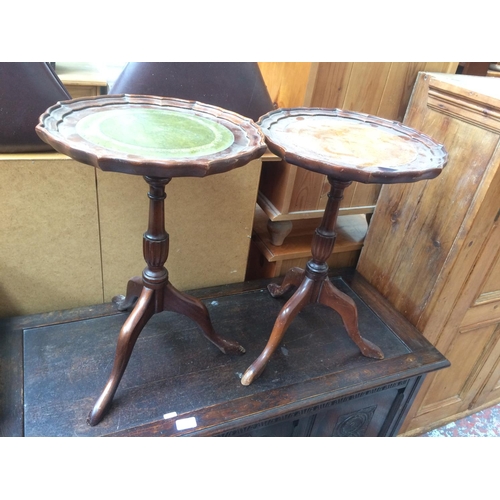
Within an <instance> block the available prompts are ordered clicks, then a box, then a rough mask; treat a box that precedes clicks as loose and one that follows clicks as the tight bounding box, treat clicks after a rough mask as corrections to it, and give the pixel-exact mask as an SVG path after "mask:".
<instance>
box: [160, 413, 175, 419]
mask: <svg viewBox="0 0 500 500" xmlns="http://www.w3.org/2000/svg"><path fill="white" fill-rule="evenodd" d="M176 416H177V412H176V411H171V412H170V413H165V415H163V418H164V419H165V420H167V419H168V418H174V417H176Z"/></svg>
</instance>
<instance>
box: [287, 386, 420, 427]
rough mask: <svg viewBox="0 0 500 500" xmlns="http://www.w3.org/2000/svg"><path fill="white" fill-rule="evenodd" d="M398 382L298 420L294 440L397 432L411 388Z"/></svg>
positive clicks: (350, 398) (337, 403)
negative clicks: (304, 437)
mask: <svg viewBox="0 0 500 500" xmlns="http://www.w3.org/2000/svg"><path fill="white" fill-rule="evenodd" d="M413 382H414V383H412V384H408V381H402V382H399V383H397V384H392V385H390V386H385V387H382V388H379V389H375V390H373V391H367V392H366V393H365V395H363V394H357V395H355V396H353V397H349V398H346V400H344V401H342V400H341V401H339V402H335V403H334V404H331V405H330V406H329V407H327V408H325V409H323V410H321V411H319V412H317V413H316V414H314V415H312V416H310V417H309V418H302V419H301V420H300V422H299V423H298V425H297V428H296V430H295V432H294V435H295V436H307V437H376V436H390V435H393V434H394V433H395V432H396V431H397V427H398V422H399V420H400V418H401V416H402V412H403V409H404V407H405V402H406V400H407V399H408V395H409V393H410V392H412V391H411V389H409V387H411V388H413V387H415V382H416V381H415V380H413Z"/></svg>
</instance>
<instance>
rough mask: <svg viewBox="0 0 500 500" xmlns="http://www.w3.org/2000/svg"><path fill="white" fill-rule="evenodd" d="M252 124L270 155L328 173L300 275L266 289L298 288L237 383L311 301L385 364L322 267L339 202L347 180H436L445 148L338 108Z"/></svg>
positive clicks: (276, 114)
mask: <svg viewBox="0 0 500 500" xmlns="http://www.w3.org/2000/svg"><path fill="white" fill-rule="evenodd" d="M258 123H259V125H260V126H261V128H262V131H263V133H264V135H265V136H266V142H267V144H268V146H269V149H270V150H271V151H272V152H273V153H274V154H276V155H278V156H280V157H281V158H282V159H284V160H285V161H287V162H288V163H291V164H293V165H297V166H299V167H302V168H306V169H308V170H311V171H313V172H319V173H322V174H326V175H327V176H328V181H329V183H330V186H331V188H330V193H329V194H328V202H327V205H326V209H325V212H324V214H323V219H322V221H321V224H320V226H319V227H318V228H317V229H316V232H315V234H314V236H313V240H312V245H311V253H312V259H311V260H309V262H308V263H307V266H306V269H301V268H297V267H294V268H292V269H290V270H289V271H288V273H287V274H286V275H285V278H284V279H283V282H282V284H281V286H278V285H276V284H271V285H270V286H269V291H270V293H271V295H272V296H273V297H280V296H282V295H283V294H285V293H286V292H287V291H289V290H290V289H291V288H292V287H297V290H296V291H295V292H294V294H293V295H292V296H291V298H290V299H289V300H288V301H287V302H286V304H285V305H284V307H283V309H282V310H281V311H280V313H279V315H278V317H277V319H276V322H275V324H274V327H273V329H272V331H271V335H270V337H269V340H268V342H267V344H266V346H265V348H264V350H263V351H262V352H261V354H260V355H259V356H258V357H257V359H256V360H255V361H254V362H253V363H252V364H251V365H250V366H249V367H248V368H247V370H246V371H245V373H244V375H243V377H242V379H241V383H242V384H243V385H250V384H251V383H252V382H253V381H254V380H255V379H256V378H257V377H259V375H260V374H261V373H262V371H263V370H264V368H265V367H266V365H267V363H268V362H269V360H270V358H271V356H272V354H273V353H274V351H275V350H276V349H277V348H278V346H279V345H280V343H281V341H282V339H283V336H284V334H285V332H286V330H287V328H288V327H289V326H290V324H291V322H292V321H293V319H294V318H295V317H296V316H297V314H298V313H299V312H300V311H301V310H302V309H303V308H304V306H306V305H307V304H310V303H319V304H323V305H326V306H328V307H330V308H332V309H334V310H335V311H337V312H338V313H339V314H340V316H341V317H342V321H343V323H344V326H345V329H346V330H347V333H348V335H349V337H350V338H351V339H352V341H354V343H355V344H356V345H357V346H358V348H359V350H360V351H361V353H362V354H363V355H364V356H367V357H370V358H375V359H383V357H384V353H383V350H382V349H381V348H380V347H379V346H378V345H377V344H376V342H372V341H370V340H368V339H366V338H364V337H363V336H362V335H361V333H360V331H359V328H358V312H357V308H356V305H355V303H354V302H353V300H352V299H351V298H350V297H348V296H346V295H345V294H344V293H343V292H342V291H340V290H339V289H338V288H337V287H335V286H334V285H333V284H332V282H331V281H330V280H329V279H328V264H327V263H326V261H327V259H328V258H329V257H330V255H331V254H332V250H333V247H334V244H335V237H336V233H335V224H336V221H337V216H338V213H339V208H340V202H341V200H342V196H343V192H344V189H345V188H346V187H348V186H349V185H350V184H351V182H352V181H358V182H364V183H381V184H392V183H404V182H416V181H420V180H423V179H432V178H434V177H436V176H437V175H439V174H440V172H441V170H442V168H443V167H444V166H445V164H446V162H447V158H448V156H447V153H446V151H445V150H444V147H443V146H442V145H440V144H437V143H436V142H434V141H433V140H432V139H431V138H430V137H428V136H426V135H424V134H421V133H419V132H418V131H416V130H414V129H411V128H409V127H406V126H404V125H401V124H400V123H398V122H394V121H389V120H384V119H382V118H378V117H375V116H370V115H366V114H362V113H355V112H350V111H343V110H339V109H323V108H291V109H278V110H275V111H271V112H269V113H267V114H265V115H264V116H262V117H261V118H260V120H259V122H258Z"/></svg>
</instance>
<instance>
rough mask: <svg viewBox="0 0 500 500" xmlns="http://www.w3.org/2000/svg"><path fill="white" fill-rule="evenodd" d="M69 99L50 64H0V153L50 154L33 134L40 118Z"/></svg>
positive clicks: (45, 146) (48, 148)
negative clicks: (48, 110)
mask: <svg viewBox="0 0 500 500" xmlns="http://www.w3.org/2000/svg"><path fill="white" fill-rule="evenodd" d="M67 99H71V97H70V95H69V94H68V92H67V90H66V89H65V87H64V85H63V84H62V82H61V81H60V80H59V78H58V76H57V75H56V73H55V71H53V69H52V67H51V66H50V64H49V63H43V62H42V63H41V62H2V63H0V153H26V152H38V151H53V149H52V148H51V147H50V146H49V145H48V144H45V143H44V142H43V141H42V140H41V139H40V138H39V137H38V135H37V134H36V132H35V126H36V125H37V123H38V118H39V117H40V115H41V114H42V113H43V112H44V111H45V110H46V109H47V108H49V107H50V106H52V105H53V104H55V103H56V102H58V101H64V100H67Z"/></svg>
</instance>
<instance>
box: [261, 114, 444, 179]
mask: <svg viewBox="0 0 500 500" xmlns="http://www.w3.org/2000/svg"><path fill="white" fill-rule="evenodd" d="M258 123H259V125H260V127H261V128H262V131H263V133H264V135H265V136H266V142H267V144H268V146H269V149H270V150H271V151H272V152H273V153H275V154H276V155H278V156H280V157H282V158H283V159H284V160H286V161H287V162H289V163H292V164H294V165H298V166H300V167H303V168H306V169H308V170H312V171H314V172H320V173H322V174H326V175H329V176H333V177H335V178H336V179H338V180H343V181H358V182H365V183H383V184H386V183H388V184H390V183H397V182H414V181H418V180H422V179H432V178H434V177H436V176H437V175H439V173H440V172H441V170H442V168H443V167H444V166H445V165H446V162H447V159H448V155H447V153H446V151H445V149H444V147H443V146H442V145H440V144H438V143H436V142H435V141H434V140H433V139H431V138H430V137H428V136H426V135H424V134H422V133H420V132H418V131H416V130H414V129H412V128H410V127H407V126H404V125H402V124H401V123H399V122H395V121H390V120H385V119H383V118H378V117H376V116H370V115H366V114H363V113H356V112H352V111H343V110H340V109H325V108H289V109H284V108H283V109H278V110H275V111H271V112H269V113H267V114H265V115H264V116H262V117H261V118H260V120H259V122H258Z"/></svg>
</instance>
